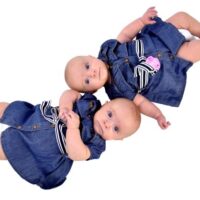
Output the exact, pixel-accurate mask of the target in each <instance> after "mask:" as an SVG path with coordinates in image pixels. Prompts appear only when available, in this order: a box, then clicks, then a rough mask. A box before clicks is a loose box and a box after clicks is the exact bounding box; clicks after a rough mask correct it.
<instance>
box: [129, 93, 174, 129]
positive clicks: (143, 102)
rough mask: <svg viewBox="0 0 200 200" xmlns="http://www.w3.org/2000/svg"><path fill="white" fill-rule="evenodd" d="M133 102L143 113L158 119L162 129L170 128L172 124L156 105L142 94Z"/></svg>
mask: <svg viewBox="0 0 200 200" xmlns="http://www.w3.org/2000/svg"><path fill="white" fill-rule="evenodd" d="M133 101H134V103H135V104H136V105H137V106H138V107H139V109H140V112H141V113H143V114H144V115H146V116H148V117H151V118H154V119H156V120H157V122H158V124H159V126H160V127H161V128H162V129H166V128H168V126H169V125H170V122H169V121H167V120H166V118H165V116H164V115H163V113H162V112H161V111H160V109H159V108H158V107H157V106H156V105H154V104H153V103H152V102H150V101H149V100H147V99H146V98H145V97H143V96H142V95H140V94H137V95H136V96H135V98H134V100H133Z"/></svg>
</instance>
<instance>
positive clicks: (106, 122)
mask: <svg viewBox="0 0 200 200" xmlns="http://www.w3.org/2000/svg"><path fill="white" fill-rule="evenodd" d="M104 125H105V128H110V127H111V126H112V123H111V121H110V120H105V121H104Z"/></svg>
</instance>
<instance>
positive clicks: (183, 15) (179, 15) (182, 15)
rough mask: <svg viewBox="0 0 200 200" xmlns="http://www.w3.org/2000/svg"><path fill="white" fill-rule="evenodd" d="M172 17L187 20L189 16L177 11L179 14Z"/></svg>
mask: <svg viewBox="0 0 200 200" xmlns="http://www.w3.org/2000/svg"><path fill="white" fill-rule="evenodd" d="M174 16H176V17H179V18H181V19H184V18H187V17H188V16H189V15H188V14H187V13H186V12H184V11H179V12H177V13H175V15H174Z"/></svg>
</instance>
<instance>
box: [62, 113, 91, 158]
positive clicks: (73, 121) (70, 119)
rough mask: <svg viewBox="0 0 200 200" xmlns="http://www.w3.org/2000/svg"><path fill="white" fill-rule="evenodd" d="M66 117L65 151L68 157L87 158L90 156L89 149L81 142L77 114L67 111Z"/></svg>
mask: <svg viewBox="0 0 200 200" xmlns="http://www.w3.org/2000/svg"><path fill="white" fill-rule="evenodd" d="M66 119H67V122H66V125H67V133H66V151H67V153H68V156H69V158H71V159H72V160H87V159H88V158H89V157H90V150H89V148H88V147H87V146H86V145H85V144H84V143H83V141H82V139H81V136H80V129H79V125H80V119H79V116H78V115H77V114H76V113H75V112H73V111H69V112H68V113H67V114H66Z"/></svg>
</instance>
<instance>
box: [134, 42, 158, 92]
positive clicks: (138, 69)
mask: <svg viewBox="0 0 200 200" xmlns="http://www.w3.org/2000/svg"><path fill="white" fill-rule="evenodd" d="M135 50H136V54H137V56H138V59H139V64H138V65H137V66H135V68H134V77H137V78H138V87H139V91H141V90H142V89H143V88H144V87H145V86H146V85H147V84H148V82H149V75H154V74H155V73H156V72H157V71H156V70H155V69H154V68H153V67H152V66H151V65H149V64H148V63H147V62H146V57H145V56H144V45H143V42H142V40H136V45H135Z"/></svg>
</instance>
